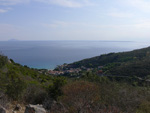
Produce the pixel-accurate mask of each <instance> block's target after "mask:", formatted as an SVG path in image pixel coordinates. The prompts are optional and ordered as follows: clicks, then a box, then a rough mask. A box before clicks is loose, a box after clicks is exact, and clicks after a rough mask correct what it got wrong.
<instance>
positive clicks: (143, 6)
mask: <svg viewBox="0 0 150 113" xmlns="http://www.w3.org/2000/svg"><path fill="white" fill-rule="evenodd" d="M123 3H126V4H128V5H130V6H132V7H135V8H138V9H139V10H141V11H144V12H150V1H149V0H125V1H123Z"/></svg>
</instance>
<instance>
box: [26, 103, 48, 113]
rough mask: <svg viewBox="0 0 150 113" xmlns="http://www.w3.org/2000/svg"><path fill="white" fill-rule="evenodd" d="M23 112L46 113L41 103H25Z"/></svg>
mask: <svg viewBox="0 0 150 113" xmlns="http://www.w3.org/2000/svg"><path fill="white" fill-rule="evenodd" d="M24 113H46V110H45V109H44V108H43V106H42V105H31V104H30V105H27V106H26V109H25V112H24Z"/></svg>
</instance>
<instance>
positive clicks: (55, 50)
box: [0, 41, 149, 69]
mask: <svg viewBox="0 0 150 113" xmlns="http://www.w3.org/2000/svg"><path fill="white" fill-rule="evenodd" d="M148 46H149V43H147V42H129V41H0V51H1V53H2V54H4V55H6V56H8V58H11V59H13V60H14V61H15V62H17V63H20V64H22V65H27V66H29V67H31V68H38V69H43V68H44V69H54V68H55V67H56V66H57V65H62V64H64V63H72V62H75V61H79V60H82V59H86V58H90V57H94V56H99V55H101V54H107V53H110V52H123V51H131V50H134V49H140V48H144V47H148Z"/></svg>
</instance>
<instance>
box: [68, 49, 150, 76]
mask: <svg viewBox="0 0 150 113" xmlns="http://www.w3.org/2000/svg"><path fill="white" fill-rule="evenodd" d="M83 66H84V67H86V68H98V67H99V66H100V67H103V68H102V71H103V75H116V76H138V77H145V76H147V75H150V47H147V48H143V49H138V50H134V51H130V52H119V53H109V54H104V55H101V56H96V57H93V58H89V59H84V60H81V61H78V62H74V63H72V64H68V65H67V66H66V67H65V69H66V68H79V67H83Z"/></svg>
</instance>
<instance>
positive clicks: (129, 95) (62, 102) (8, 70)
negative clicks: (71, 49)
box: [0, 48, 150, 113]
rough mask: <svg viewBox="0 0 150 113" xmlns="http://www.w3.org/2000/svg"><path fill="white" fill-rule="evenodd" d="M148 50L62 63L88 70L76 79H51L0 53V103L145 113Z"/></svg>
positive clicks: (66, 112)
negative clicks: (99, 71)
mask: <svg viewBox="0 0 150 113" xmlns="http://www.w3.org/2000/svg"><path fill="white" fill-rule="evenodd" d="M149 51H150V48H144V49H141V50H135V51H132V52H123V53H110V54H107V55H102V56H99V57H94V58H91V59H86V60H82V61H79V62H76V63H73V64H69V65H67V66H66V67H65V68H72V67H73V68H75V67H76V68H79V67H82V66H84V67H88V68H93V70H91V71H86V70H83V71H81V72H80V73H78V76H76V77H68V76H69V74H68V76H66V77H63V76H51V75H48V74H47V72H46V70H44V69H42V70H37V69H31V68H29V67H27V66H21V65H20V64H17V63H15V62H14V61H13V60H12V59H11V60H9V59H8V58H7V57H5V56H2V55H0V105H1V106H3V107H5V108H8V107H9V104H8V103H10V102H13V101H16V102H18V103H20V102H21V103H23V104H25V105H26V104H43V105H44V107H45V108H46V109H47V110H48V111H49V112H50V113H91V112H94V113H149V112H150V60H149ZM98 66H101V69H100V70H101V72H103V73H102V74H100V75H98V74H97V71H98V68H97V67H98ZM74 74H75V73H74Z"/></svg>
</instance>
